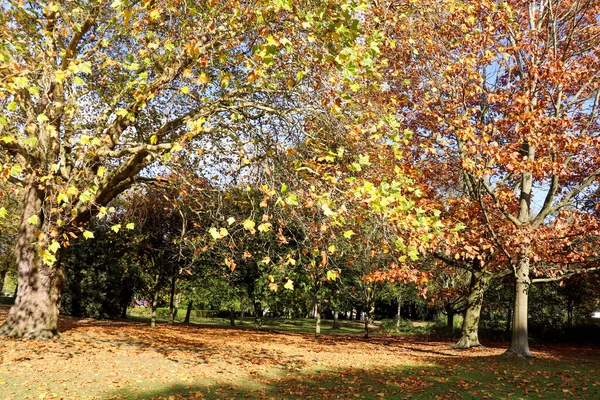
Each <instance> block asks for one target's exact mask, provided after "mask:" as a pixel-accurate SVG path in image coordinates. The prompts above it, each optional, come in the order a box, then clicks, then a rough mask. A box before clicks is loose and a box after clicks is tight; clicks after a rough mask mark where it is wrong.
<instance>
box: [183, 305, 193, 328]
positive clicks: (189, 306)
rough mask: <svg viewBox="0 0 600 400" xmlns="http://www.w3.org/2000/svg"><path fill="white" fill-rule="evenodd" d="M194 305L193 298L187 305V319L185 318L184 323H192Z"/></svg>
mask: <svg viewBox="0 0 600 400" xmlns="http://www.w3.org/2000/svg"><path fill="white" fill-rule="evenodd" d="M193 306H194V302H193V301H192V300H190V301H189V303H188V305H187V311H186V312H185V320H183V323H184V324H189V323H190V317H191V316H192V308H193Z"/></svg>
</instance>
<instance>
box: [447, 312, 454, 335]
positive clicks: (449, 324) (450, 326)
mask: <svg viewBox="0 0 600 400" xmlns="http://www.w3.org/2000/svg"><path fill="white" fill-rule="evenodd" d="M446 316H447V321H446V329H447V330H448V332H450V333H452V332H453V331H454V309H453V308H452V307H451V306H450V307H448V308H447V309H446Z"/></svg>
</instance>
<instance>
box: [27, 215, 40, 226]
mask: <svg viewBox="0 0 600 400" xmlns="http://www.w3.org/2000/svg"><path fill="white" fill-rule="evenodd" d="M27 222H28V223H29V224H30V225H39V224H40V219H39V218H38V216H37V215H32V216H31V217H29V218H27Z"/></svg>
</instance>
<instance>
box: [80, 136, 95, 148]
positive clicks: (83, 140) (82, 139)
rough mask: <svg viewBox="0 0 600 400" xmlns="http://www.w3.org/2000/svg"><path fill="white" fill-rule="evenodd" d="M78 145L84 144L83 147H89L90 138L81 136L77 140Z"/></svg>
mask: <svg viewBox="0 0 600 400" xmlns="http://www.w3.org/2000/svg"><path fill="white" fill-rule="evenodd" d="M79 143H81V144H84V145H88V146H89V145H90V144H92V143H91V142H90V137H89V136H88V135H81V137H80V138H79Z"/></svg>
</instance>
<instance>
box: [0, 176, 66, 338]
mask: <svg viewBox="0 0 600 400" xmlns="http://www.w3.org/2000/svg"><path fill="white" fill-rule="evenodd" d="M43 198H44V193H43V191H41V190H40V189H39V187H38V185H36V184H32V185H31V186H30V187H29V189H28V190H27V194H26V196H25V199H24V205H23V214H22V216H21V225H20V227H19V234H18V239H17V245H16V261H17V280H18V292H17V295H16V298H15V304H14V305H13V306H12V307H11V309H10V311H9V314H8V318H7V319H6V321H5V322H4V324H2V326H1V327H0V336H7V337H16V338H27V339H49V338H52V337H54V336H57V335H58V313H59V307H60V293H61V290H62V283H63V270H62V266H61V264H60V254H58V253H57V255H56V256H57V259H58V261H57V262H56V263H55V265H54V266H48V265H45V264H44V263H43V262H42V258H41V254H40V251H39V249H38V248H37V246H36V242H37V240H38V233H39V232H40V229H41V228H42V227H43V226H44V215H43V212H42V203H43ZM32 216H36V217H37V222H38V223H37V224H33V223H30V221H29V219H30V218H31V217H32Z"/></svg>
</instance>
